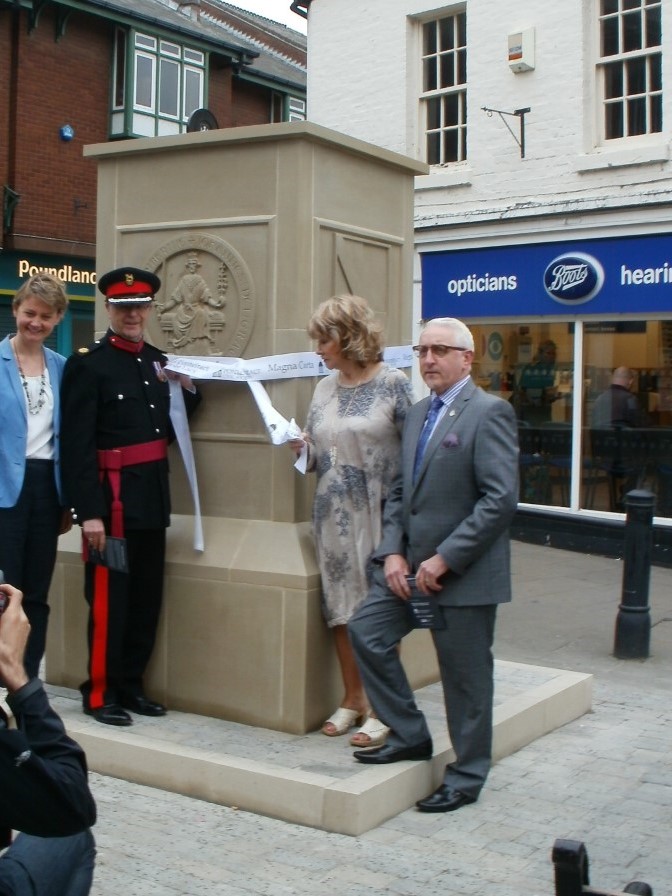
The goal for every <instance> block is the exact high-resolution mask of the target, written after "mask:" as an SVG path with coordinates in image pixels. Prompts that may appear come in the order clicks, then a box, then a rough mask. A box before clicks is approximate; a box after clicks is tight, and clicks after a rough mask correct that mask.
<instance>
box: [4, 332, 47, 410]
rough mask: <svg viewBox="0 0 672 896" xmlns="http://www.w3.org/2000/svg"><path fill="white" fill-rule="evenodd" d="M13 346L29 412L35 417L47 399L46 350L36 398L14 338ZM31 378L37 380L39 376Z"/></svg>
mask: <svg viewBox="0 0 672 896" xmlns="http://www.w3.org/2000/svg"><path fill="white" fill-rule="evenodd" d="M12 348H13V349H14V357H15V358H16V366H17V367H18V368H19V377H20V378H21V385H22V386H23V391H24V392H25V393H26V405H27V406H28V413H29V414H30V415H31V417H35V416H36V415H37V414H39V413H40V411H41V410H42V408H43V407H44V405H45V403H46V400H47V366H46V364H45V363H44V352H43V353H42V375H41V376H40V388H39V391H38V394H37V398H34V397H33V396H32V395H31V390H30V386H29V385H28V378H27V377H26V375H25V373H24V372H23V367H21V361H20V360H19V353H18V351H17V350H16V346H15V345H14V340H12ZM31 379H32V380H35V379H37V377H31Z"/></svg>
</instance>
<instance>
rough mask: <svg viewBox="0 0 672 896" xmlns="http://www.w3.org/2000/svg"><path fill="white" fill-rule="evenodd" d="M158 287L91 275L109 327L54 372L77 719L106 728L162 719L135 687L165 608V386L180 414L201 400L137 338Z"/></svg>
mask: <svg viewBox="0 0 672 896" xmlns="http://www.w3.org/2000/svg"><path fill="white" fill-rule="evenodd" d="M160 286H161V281H160V280H159V278H158V277H157V276H156V274H154V273H152V272H150V271H144V270H141V269H139V268H133V267H123V268H118V269H116V270H114V271H110V272H109V273H107V274H105V275H104V276H103V277H101V278H100V280H99V281H98V287H99V289H100V291H101V292H102V293H103V295H104V296H105V308H106V310H107V314H108V317H109V329H108V331H107V333H106V334H105V336H104V337H103V338H102V339H101V340H100V341H99V342H96V343H94V344H93V345H92V346H90V347H89V348H87V349H82V350H80V351H79V352H78V353H76V354H74V355H72V356H71V357H70V358H69V359H68V361H67V363H66V365H65V370H64V374H63V386H62V397H61V403H62V428H61V455H62V472H63V487H64V491H65V495H66V497H67V500H68V502H69V505H70V506H71V507H72V510H73V518H74V519H75V521H76V522H77V523H78V524H79V525H80V526H81V527H82V536H83V551H84V556H85V558H86V569H85V597H86V600H87V603H88V605H89V623H88V644H89V660H88V678H87V680H86V681H85V682H84V683H83V684H82V685H81V688H80V690H81V692H82V699H83V709H84V712H85V713H87V714H88V715H91V716H93V717H94V718H95V719H96V720H97V721H99V722H102V723H104V724H107V725H130V724H132V721H133V720H132V718H131V716H130V715H129V712H128V710H130V711H131V712H134V713H139V714H140V715H146V716H163V715H165V713H166V707H165V706H164V705H163V704H161V703H158V702H157V701H155V700H152V699H150V698H149V697H148V696H147V695H146V694H145V690H144V681H143V679H144V674H145V669H146V667H147V664H148V662H149V659H150V657H151V655H152V650H153V648H154V642H155V640H156V630H157V625H158V620H159V613H160V610H161V604H162V600H163V576H164V561H165V550H166V527H167V526H168V525H169V524H170V494H169V483H168V456H167V448H168V443H169V441H170V440H171V439H172V438H173V435H174V434H173V430H172V426H171V423H170V417H169V412H170V387H169V382H168V377H169V376H170V377H171V378H174V379H175V378H176V379H179V380H180V383H181V385H182V394H183V395H184V399H185V404H186V408H187V413H190V412H191V411H193V409H194V408H195V407H196V405H197V404H198V403H199V401H200V394H199V393H198V392H197V390H196V389H195V388H194V386H193V384H192V383H191V380H189V378H188V377H184V376H179V377H178V376H177V375H176V374H169V373H168V372H167V371H166V370H165V365H166V363H167V358H166V356H165V355H164V353H163V352H162V351H160V350H159V349H158V348H155V347H154V346H153V345H150V343H148V342H146V341H145V338H144V333H145V328H146V324H147V321H148V319H149V315H150V314H151V311H152V303H153V301H154V297H155V295H156V293H157V292H158V290H159V289H160ZM110 536H112V537H113V538H115V539H122V538H123V539H124V540H125V542H124V543H125V547H126V560H127V563H126V568H123V565H122V568H119V564H116V568H115V564H110V559H109V557H108V558H106V557H105V550H106V546H107V540H108V538H109V537H110ZM112 546H114V542H111V543H110V550H111V547H112ZM89 551H93V552H94V553H93V554H92V555H90V554H89ZM101 554H102V555H103V556H102V558H101Z"/></svg>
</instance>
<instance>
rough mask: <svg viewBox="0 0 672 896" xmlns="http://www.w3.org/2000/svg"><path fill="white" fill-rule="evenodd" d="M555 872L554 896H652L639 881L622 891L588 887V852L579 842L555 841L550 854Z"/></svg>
mask: <svg viewBox="0 0 672 896" xmlns="http://www.w3.org/2000/svg"><path fill="white" fill-rule="evenodd" d="M551 860H552V862H553V869H554V872H555V896H588V894H590V896H623V894H624V893H634V894H637V896H653V889H652V888H651V887H650V886H649V884H647V883H644V881H641V880H633V881H631V882H630V883H629V884H628V885H627V886H626V887H625V888H624V889H623V891H622V893H621V891H620V890H619V891H614V890H598V889H596V888H595V887H591V886H590V880H589V877H588V852H587V851H586V847H585V846H584V844H583V843H582V842H581V841H580V840H556V841H555V843H554V844H553V852H552V853H551Z"/></svg>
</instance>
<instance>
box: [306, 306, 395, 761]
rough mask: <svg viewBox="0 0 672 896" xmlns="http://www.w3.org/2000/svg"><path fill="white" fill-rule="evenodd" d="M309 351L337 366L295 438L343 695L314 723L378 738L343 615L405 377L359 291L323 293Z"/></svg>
mask: <svg viewBox="0 0 672 896" xmlns="http://www.w3.org/2000/svg"><path fill="white" fill-rule="evenodd" d="M307 329H308V334H309V336H310V337H311V338H312V339H315V340H316V341H317V354H318V355H320V357H321V358H322V362H323V363H324V366H325V367H326V368H327V369H328V370H334V371H337V372H336V373H335V374H334V375H333V376H326V377H324V378H323V379H322V380H320V382H319V383H318V384H317V387H316V389H315V393H314V395H313V399H312V401H311V404H310V409H309V411H308V422H307V425H306V432H305V433H303V434H302V436H303V440H296V441H294V442H292V443H291V447H292V448H293V449H294V450H295V451H296V452H297V453H298V452H299V451H300V449H301V448H302V447H303V445H304V444H307V446H308V470H312V471H314V472H315V473H316V475H317V487H316V490H315V499H314V502H313V534H314V537H315V544H316V550H317V559H318V563H319V567H320V573H321V577H322V596H323V612H324V617H325V620H326V622H327V625H328V626H329V628H331V629H332V631H333V633H334V642H335V646H336V653H337V656H338V661H339V664H340V669H341V675H342V678H343V685H344V696H343V700H342V701H341V705H340V706H339V707H338V709H337V710H336V711H335V712H334V713H333V715H332V716H330V717H329V718H328V719H327V721H326V722H325V723H324V725H323V726H322V732H323V733H324V734H326V735H328V736H330V737H333V736H335V735H339V734H345V733H347V732H348V731H349V729H350V728H351V727H352V726H353V725H356V724H361V722H362V720H363V719H364V718H366V721H365V723H364V725H363V726H362V728H361V729H360V730H359V731H358V732H357V733H356V734H355V735H354V736H353V737H352V738H351V741H350V742H351V743H352V744H353V746H359V747H371V746H377V745H379V744H381V743H383V742H384V740H385V737H386V735H387V731H388V729H387V728H386V727H385V726H384V725H383V724H382V722H380V721H379V720H378V719H376V718H373V717H371V716H368V718H367V707H368V703H367V699H366V695H365V693H364V688H363V685H362V681H361V678H360V675H359V670H358V668H357V664H356V662H355V658H354V654H353V652H352V648H351V646H350V639H349V636H348V631H347V622H348V620H349V619H350V617H351V616H352V614H353V613H354V611H355V610H356V609H357V607H358V606H359V604H360V603H361V602H362V601H363V600H364V598H365V597H366V593H367V590H368V586H367V577H366V564H367V560H368V558H369V555H370V554H371V552H372V551H373V549H374V548H375V547H376V545H377V544H378V542H379V541H380V537H381V528H382V525H381V523H382V510H383V506H384V503H385V499H386V497H387V493H388V490H389V487H390V484H391V482H392V480H393V479H394V476H395V474H396V472H397V470H398V468H399V458H400V438H401V430H402V427H403V423H404V419H405V417H406V411H407V410H408V408H409V407H410V405H411V404H412V403H413V395H412V390H411V386H410V383H409V381H408V378H407V377H406V376H405V374H404V373H402V372H401V371H400V370H396V369H394V368H391V367H389V366H388V365H387V364H385V363H383V361H382V347H383V346H382V336H381V327H380V325H379V324H378V323H377V322H376V320H375V318H374V314H373V311H372V310H371V308H370V307H369V305H368V304H367V303H366V301H365V300H364V299H361V298H359V297H358V296H350V295H344V296H334V297H333V298H331V299H327V301H326V302H323V303H322V304H321V305H320V306H319V307H318V308H317V310H316V311H315V313H314V314H313V316H312V318H311V319H310V322H309V324H308V328H307Z"/></svg>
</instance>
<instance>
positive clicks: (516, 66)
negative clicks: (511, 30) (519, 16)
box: [509, 28, 534, 72]
mask: <svg viewBox="0 0 672 896" xmlns="http://www.w3.org/2000/svg"><path fill="white" fill-rule="evenodd" d="M509 68H510V69H511V71H512V72H531V71H532V70H533V69H534V28H527V29H526V30H525V31H517V32H516V33H515V34H509Z"/></svg>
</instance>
